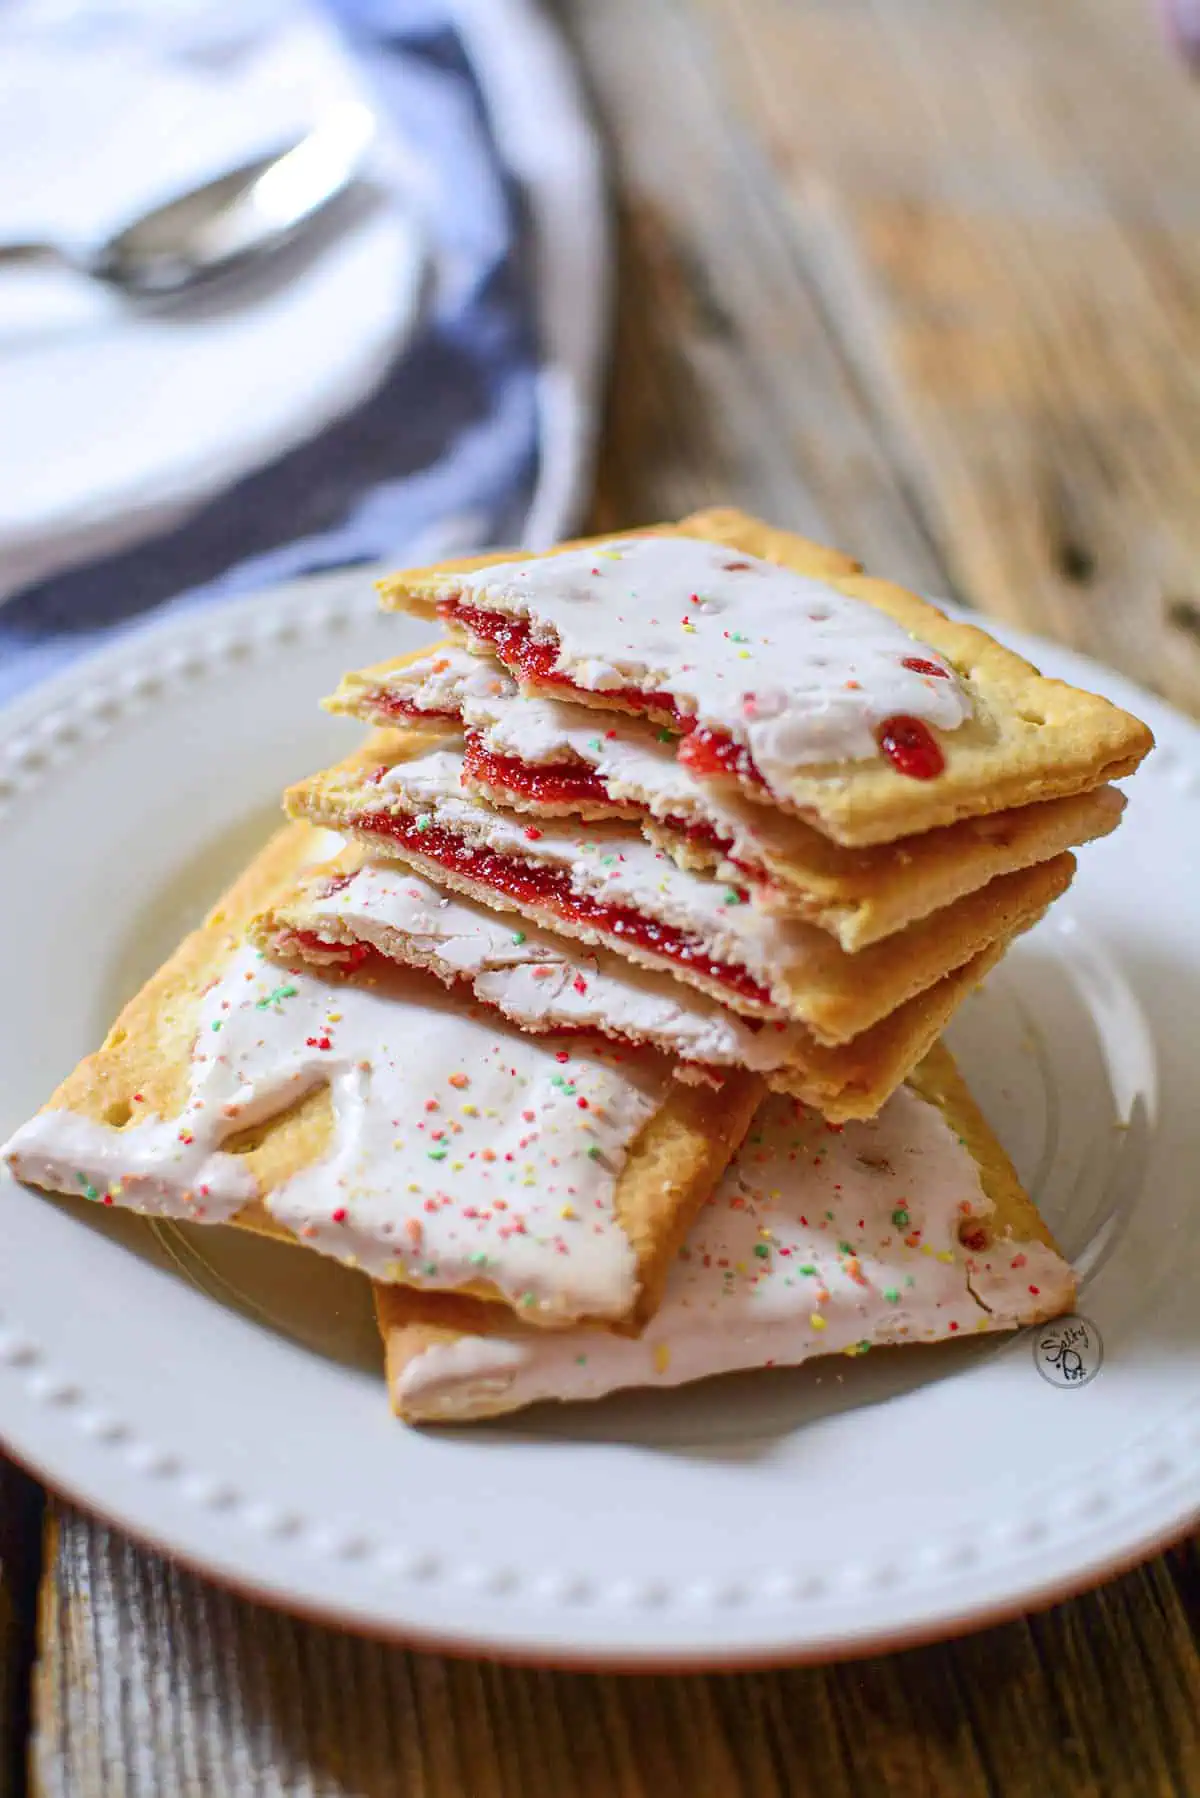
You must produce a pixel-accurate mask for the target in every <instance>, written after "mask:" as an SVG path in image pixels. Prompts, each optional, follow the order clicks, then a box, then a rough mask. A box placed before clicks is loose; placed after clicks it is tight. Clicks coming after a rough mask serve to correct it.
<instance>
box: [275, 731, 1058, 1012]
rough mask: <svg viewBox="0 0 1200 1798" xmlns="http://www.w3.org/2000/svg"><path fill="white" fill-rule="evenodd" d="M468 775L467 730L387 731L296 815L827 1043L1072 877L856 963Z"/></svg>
mask: <svg viewBox="0 0 1200 1798" xmlns="http://www.w3.org/2000/svg"><path fill="white" fill-rule="evenodd" d="M445 728H446V730H447V731H449V729H450V727H448V726H447V727H445ZM462 769H463V757H462V742H461V734H460V733H457V732H453V733H452V734H448V735H438V734H433V733H432V732H431V731H430V730H429V729H424V730H423V729H420V728H417V727H413V728H412V729H409V730H400V731H394V732H381V733H379V734H378V736H377V737H375V738H373V739H372V740H371V741H370V742H368V743H367V744H366V745H365V746H364V748H363V749H362V750H360V751H359V752H358V753H357V754H356V755H354V756H352V757H350V758H349V759H348V760H347V761H345V762H343V763H341V764H339V765H338V766H337V767H335V768H332V769H329V770H327V771H326V772H325V773H323V774H318V775H315V776H313V778H312V779H311V780H308V781H304V782H301V783H300V784H299V785H298V786H296V787H293V788H291V789H290V791H289V792H288V794H287V795H286V804H287V807H288V810H289V812H290V813H291V815H292V816H293V817H298V818H306V819H308V820H309V822H311V823H314V824H320V825H324V826H326V827H328V828H330V829H332V830H336V831H340V832H343V833H345V834H347V835H351V836H353V837H355V838H356V839H357V840H358V841H360V842H362V843H364V844H366V845H368V846H369V847H370V848H371V850H372V852H373V853H374V854H376V855H378V856H380V857H389V856H390V857H394V858H396V859H399V860H401V861H403V862H405V863H406V864H407V865H408V866H410V867H412V868H414V869H415V870H416V871H417V872H418V873H421V874H424V875H425V876H426V877H427V878H429V879H432V880H435V881H437V882H438V883H439V884H441V885H444V886H448V887H450V888H452V889H453V890H454V891H456V892H460V893H464V894H466V895H467V896H469V897H471V898H473V899H477V900H480V901H481V902H482V903H483V904H485V905H490V906H493V907H494V908H496V909H497V910H501V911H507V912H516V913H518V914H519V915H520V916H522V917H524V918H527V919H529V920H530V921H531V922H533V923H535V924H538V925H540V926H542V927H544V928H547V929H551V930H556V931H559V932H562V933H565V934H566V935H568V936H572V937H575V938H577V939H579V940H581V941H583V942H586V943H589V944H592V945H594V946H596V947H600V948H605V949H609V950H612V951H614V952H615V953H616V954H618V955H620V956H623V957H625V958H626V959H627V960H629V961H631V962H633V963H635V964H636V965H638V966H641V967H645V968H648V969H651V970H655V971H660V972H663V973H667V974H673V975H674V976H675V977H676V978H677V979H679V980H682V981H685V982H687V983H688V984H689V985H692V986H694V987H696V988H697V989H698V990H699V991H701V992H704V993H707V994H709V995H710V996H711V997H713V998H715V999H716V1000H718V1001H719V1002H720V1003H721V1004H723V1005H726V1006H728V1007H729V1008H730V1009H731V1010H734V1011H738V1012H740V1013H742V1014H743V1015H744V1016H747V1017H755V1018H762V1019H767V1020H779V1021H783V1022H794V1023H799V1024H802V1025H804V1026H805V1028H806V1029H807V1030H809V1031H810V1032H811V1033H812V1035H813V1036H814V1037H815V1038H816V1039H817V1041H818V1042H822V1043H840V1042H847V1041H849V1040H850V1039H851V1038H853V1037H855V1036H857V1035H859V1034H861V1033H862V1032H863V1031H865V1030H869V1029H870V1028H871V1027H872V1026H873V1025H874V1024H876V1023H878V1022H879V1021H880V1020H881V1019H882V1018H884V1017H886V1016H887V1015H888V1014H889V1013H890V1012H892V1011H894V1010H895V1009H896V1007H897V1006H900V1005H903V1004H904V1003H905V1002H906V1001H907V1000H909V999H911V998H913V997H914V996H915V995H916V994H918V993H920V992H922V991H924V990H925V988H927V987H929V986H932V985H933V984H934V983H935V982H936V981H938V980H940V979H942V978H943V977H944V976H945V975H946V974H949V973H951V972H953V970H954V969H955V968H957V967H961V966H963V965H964V964H965V963H966V962H968V961H970V960H971V959H972V958H973V957H974V956H976V955H978V954H981V953H982V952H983V951H984V950H985V949H987V948H988V947H989V946H990V945H991V944H992V943H994V942H995V941H996V940H997V939H999V938H1002V937H1010V936H1012V935H1013V934H1014V933H1015V932H1017V931H1020V930H1023V929H1026V928H1027V927H1028V926H1029V925H1030V924H1031V923H1032V922H1033V921H1034V920H1035V919H1036V918H1037V917H1040V916H1041V914H1042V912H1043V911H1044V910H1045V908H1046V907H1047V905H1049V904H1050V903H1051V901H1052V900H1053V899H1055V898H1057V897H1058V895H1059V894H1060V893H1062V892H1064V891H1065V889H1066V888H1067V886H1068V885H1069V884H1070V881H1071V877H1072V875H1073V873H1074V869H1075V861H1074V857H1073V856H1071V855H1070V854H1064V855H1059V856H1056V857H1054V858H1053V859H1051V860H1050V861H1046V862H1041V863H1039V864H1037V865H1035V866H1034V867H1031V868H1027V869H1023V870H1021V871H1018V872H1016V873H1013V874H1007V875H1003V876H1001V877H1000V878H999V879H997V880H994V881H991V882H990V883H989V884H988V885H987V886H986V887H982V888H980V889H979V890H978V891H977V892H974V893H969V894H967V895H966V896H965V897H964V898H962V899H959V900H958V901H956V902H955V903H954V904H953V905H950V906H947V907H946V908H945V909H944V910H942V911H941V912H938V913H936V914H934V915H933V916H931V917H928V918H924V919H921V920H919V921H918V922H917V923H915V924H912V925H910V926H909V927H908V928H907V929H906V930H903V931H899V932H897V933H896V934H895V935H893V936H890V937H888V938H886V939H885V940H883V941H882V942H879V943H876V944H874V945H872V946H871V947H870V948H867V949H864V950H862V951H861V952H860V953H859V954H857V955H847V954H846V952H845V951H844V950H843V949H841V948H840V946H839V945H838V943H837V942H836V941H835V940H834V938H832V937H831V936H830V935H829V934H828V933H827V932H826V931H823V930H821V929H819V928H818V927H817V926H815V925H812V924H808V923H805V922H804V921H803V920H800V919H795V918H789V917H777V916H775V915H773V914H770V913H766V912H763V911H760V910H758V909H757V908H755V907H754V906H752V905H750V904H749V903H748V902H747V894H746V892H745V890H744V889H743V888H741V887H738V886H736V885H733V884H725V883H722V882H720V881H717V880H713V879H711V878H708V877H706V876H704V875H699V874H694V873H691V872H689V871H688V870H686V869H683V868H680V867H679V866H678V865H677V864H676V863H675V862H674V861H673V860H672V859H671V857H670V856H668V855H666V854H664V853H663V852H662V851H661V850H657V849H655V848H654V846H653V845H652V844H650V843H648V842H647V841H646V839H645V838H644V837H643V835H642V833H641V832H640V831H639V830H638V829H637V828H636V826H634V825H630V824H622V823H603V824H587V823H583V822H582V821H580V822H577V823H573V824H569V823H568V822H567V821H565V820H561V819H560V820H550V819H547V820H546V821H545V823H544V824H543V825H541V826H536V825H534V824H532V823H531V822H530V821H529V819H528V817H526V816H523V815H521V814H517V813H511V812H501V811H497V810H494V809H493V808H492V807H490V806H488V805H486V804H484V803H483V802H481V801H479V800H477V799H474V798H472V797H471V796H470V795H469V794H466V793H464V791H463V788H462Z"/></svg>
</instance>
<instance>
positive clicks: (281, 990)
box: [254, 986, 300, 1011]
mask: <svg viewBox="0 0 1200 1798" xmlns="http://www.w3.org/2000/svg"><path fill="white" fill-rule="evenodd" d="M299 991H300V988H299V987H298V986H277V987H276V988H275V991H274V992H273V993H268V994H267V996H266V998H265V999H257V1000H255V1004H254V1009H255V1011H265V1010H266V1009H267V1006H268V1005H278V1003H279V1002H280V1000H281V999H294V998H295V997H296V994H297V993H298V992H299Z"/></svg>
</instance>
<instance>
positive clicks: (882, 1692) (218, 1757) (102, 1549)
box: [34, 1508, 1200, 1798]
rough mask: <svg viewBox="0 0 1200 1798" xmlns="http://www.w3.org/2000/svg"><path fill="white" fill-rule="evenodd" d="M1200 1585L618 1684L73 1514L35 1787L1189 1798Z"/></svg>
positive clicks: (1197, 1729) (680, 1796) (49, 1623)
mask: <svg viewBox="0 0 1200 1798" xmlns="http://www.w3.org/2000/svg"><path fill="white" fill-rule="evenodd" d="M1198 1584H1200V1563H1198V1562H1197V1556H1196V1551H1195V1549H1194V1548H1192V1549H1188V1550H1183V1551H1180V1552H1178V1553H1177V1554H1176V1555H1174V1556H1172V1557H1170V1558H1169V1559H1166V1560H1160V1561H1159V1562H1157V1563H1155V1564H1154V1565H1152V1566H1151V1567H1149V1568H1145V1569H1142V1570H1140V1571H1138V1572H1136V1573H1132V1574H1129V1575H1128V1576H1126V1577H1125V1578H1124V1579H1121V1580H1119V1581H1117V1582H1116V1583H1115V1584H1113V1585H1111V1586H1109V1587H1107V1588H1104V1589H1103V1590H1102V1591H1100V1592H1097V1593H1094V1594H1091V1595H1089V1596H1087V1597H1085V1598H1082V1599H1078V1600H1076V1601H1075V1602H1074V1603H1073V1604H1070V1605H1065V1606H1061V1607H1059V1608H1058V1609H1057V1610H1054V1611H1051V1612H1049V1613H1047V1614H1046V1615H1045V1616H1043V1617H1035V1618H1032V1619H1030V1620H1028V1621H1022V1622H1018V1623H1012V1624H1008V1625H1005V1626H1004V1627H1002V1628H999V1629H993V1630H990V1631H988V1632H987V1633H986V1634H984V1635H981V1636H975V1637H967V1638H964V1639H963V1640H961V1641H959V1642H957V1643H946V1644H940V1645H938V1646H935V1647H931V1648H923V1649H913V1650H910V1651H908V1652H906V1653H903V1654H896V1655H889V1656H886V1657H883V1658H880V1659H877V1660H873V1661H867V1662H863V1663H859V1664H854V1663H850V1664H847V1665H844V1666H838V1667H825V1668H820V1667H814V1668H796V1669H790V1670H787V1671H783V1672H777V1673H753V1674H728V1675H712V1676H707V1677H702V1676H691V1675H689V1676H684V1677H667V1676H664V1677H655V1678H621V1677H617V1676H600V1675H591V1674H575V1673H552V1672H541V1671H528V1670H521V1669H517V1668H511V1667H503V1666H500V1665H497V1664H495V1663H492V1662H484V1661H454V1660H448V1659H443V1658H440V1657H435V1656H432V1655H422V1654H410V1653H408V1652H406V1651H405V1650H403V1649H400V1648H387V1647H383V1646H381V1645H379V1644H376V1643H370V1642H365V1641H359V1640H356V1639H355V1638H353V1637H350V1636H345V1635H341V1634H338V1633H336V1632H333V1631H330V1630H325V1629H321V1628H318V1627H317V1626H315V1625H311V1624H303V1623H296V1622H293V1621H291V1620H290V1619H288V1618H285V1617H282V1616H278V1615H276V1614H274V1613H272V1612H268V1611H264V1610H261V1609H259V1608H258V1607H256V1606H253V1605H249V1604H246V1603H243V1602H242V1601H241V1600H239V1599H236V1598H233V1597H231V1596H230V1595H229V1594H228V1593H225V1592H222V1591H220V1590H219V1589H218V1588H216V1587H214V1586H210V1585H208V1584H206V1583H205V1582H203V1581H199V1580H196V1579H194V1578H193V1577H192V1576H191V1575H189V1574H186V1573H183V1572H181V1571H180V1570H179V1569H177V1568H175V1567H173V1566H172V1565H171V1564H170V1563H168V1562H166V1561H163V1560H161V1559H159V1557H158V1556H156V1555H152V1554H149V1553H143V1552H142V1551H140V1550H138V1549H136V1548H134V1547H133V1546H132V1545H131V1544H129V1543H127V1542H125V1541H124V1540H122V1539H121V1538H120V1537H118V1536H116V1535H114V1534H113V1533H112V1532H111V1531H108V1530H106V1529H104V1528H103V1527H102V1526H101V1525H99V1524H96V1523H93V1522H91V1521H89V1520H88V1519H86V1518H84V1517H82V1516H80V1515H78V1514H77V1513H75V1512H73V1511H71V1510H69V1509H65V1508H64V1509H62V1510H60V1511H59V1512H58V1513H57V1524H56V1528H55V1531H54V1532H53V1539H52V1543H51V1561H50V1566H49V1570H48V1576H47V1581H46V1589H45V1595H44V1603H43V1627H42V1643H41V1653H42V1659H41V1664H40V1667H39V1670H38V1675H37V1684H36V1693H35V1698H36V1710H37V1723H38V1731H37V1742H36V1751H35V1757H34V1775H35V1777H34V1790H35V1792H37V1793H38V1794H40V1798H102V1795H103V1798H108V1795H109V1794H119V1795H120V1798H151V1795H157V1794H160V1793H170V1794H172V1795H173V1798H174V1795H176V1794H178V1798H209V1795H210V1794H216V1793H220V1794H225V1793H228V1794H236V1795H237V1798H243V1795H245V1798H285V1795H287V1798H291V1795H293V1794H295V1795H297V1798H349V1795H351V1794H353V1795H354V1798H393V1795H395V1798H709V1795H711V1798H785V1795H795V1798H807V1795H808V1794H812V1795H813V1798H817V1795H818V1794H819V1795H820V1798H849V1795H850V1794H858V1793H871V1794H873V1795H878V1798H891V1795H893V1794H895V1795H896V1798H991V1795H992V1794H994V1793H997V1792H1000V1793H1003V1794H1005V1795H1006V1798H1007V1795H1009V1794H1012V1795H1014V1798H1057V1795H1059V1794H1061V1795H1062V1798H1066V1794H1072V1795H1075V1798H1102V1795H1104V1794H1109V1793H1114V1792H1116V1793H1126V1792H1127V1793H1130V1794H1137V1798H1151V1795H1153V1794H1163V1795H1164V1798H1166V1795H1167V1794H1177V1793H1193V1792H1197V1791H1200V1662H1198V1661H1197V1657H1196V1654H1195V1648H1194V1639H1193V1625H1194V1623H1195V1621H1196V1618H1195V1613H1194V1610H1193V1609H1192V1607H1193V1603H1194V1598H1195V1594H1196V1591H1197V1586H1198ZM1189 1611H1191V1615H1190V1616H1189Z"/></svg>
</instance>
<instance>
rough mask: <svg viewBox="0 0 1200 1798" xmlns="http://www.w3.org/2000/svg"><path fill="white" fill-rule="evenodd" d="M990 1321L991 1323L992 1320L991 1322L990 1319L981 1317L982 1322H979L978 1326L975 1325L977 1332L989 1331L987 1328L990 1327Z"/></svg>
mask: <svg viewBox="0 0 1200 1798" xmlns="http://www.w3.org/2000/svg"><path fill="white" fill-rule="evenodd" d="M989 1321H990V1320H989V1319H988V1318H986V1317H981V1318H980V1320H979V1322H978V1323H977V1324H976V1325H975V1328H976V1329H977V1330H986V1329H987V1327H988V1323H989Z"/></svg>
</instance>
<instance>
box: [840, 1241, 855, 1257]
mask: <svg viewBox="0 0 1200 1798" xmlns="http://www.w3.org/2000/svg"><path fill="white" fill-rule="evenodd" d="M853 1253H854V1244H853V1243H851V1242H839V1243H838V1254H839V1255H853Z"/></svg>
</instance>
